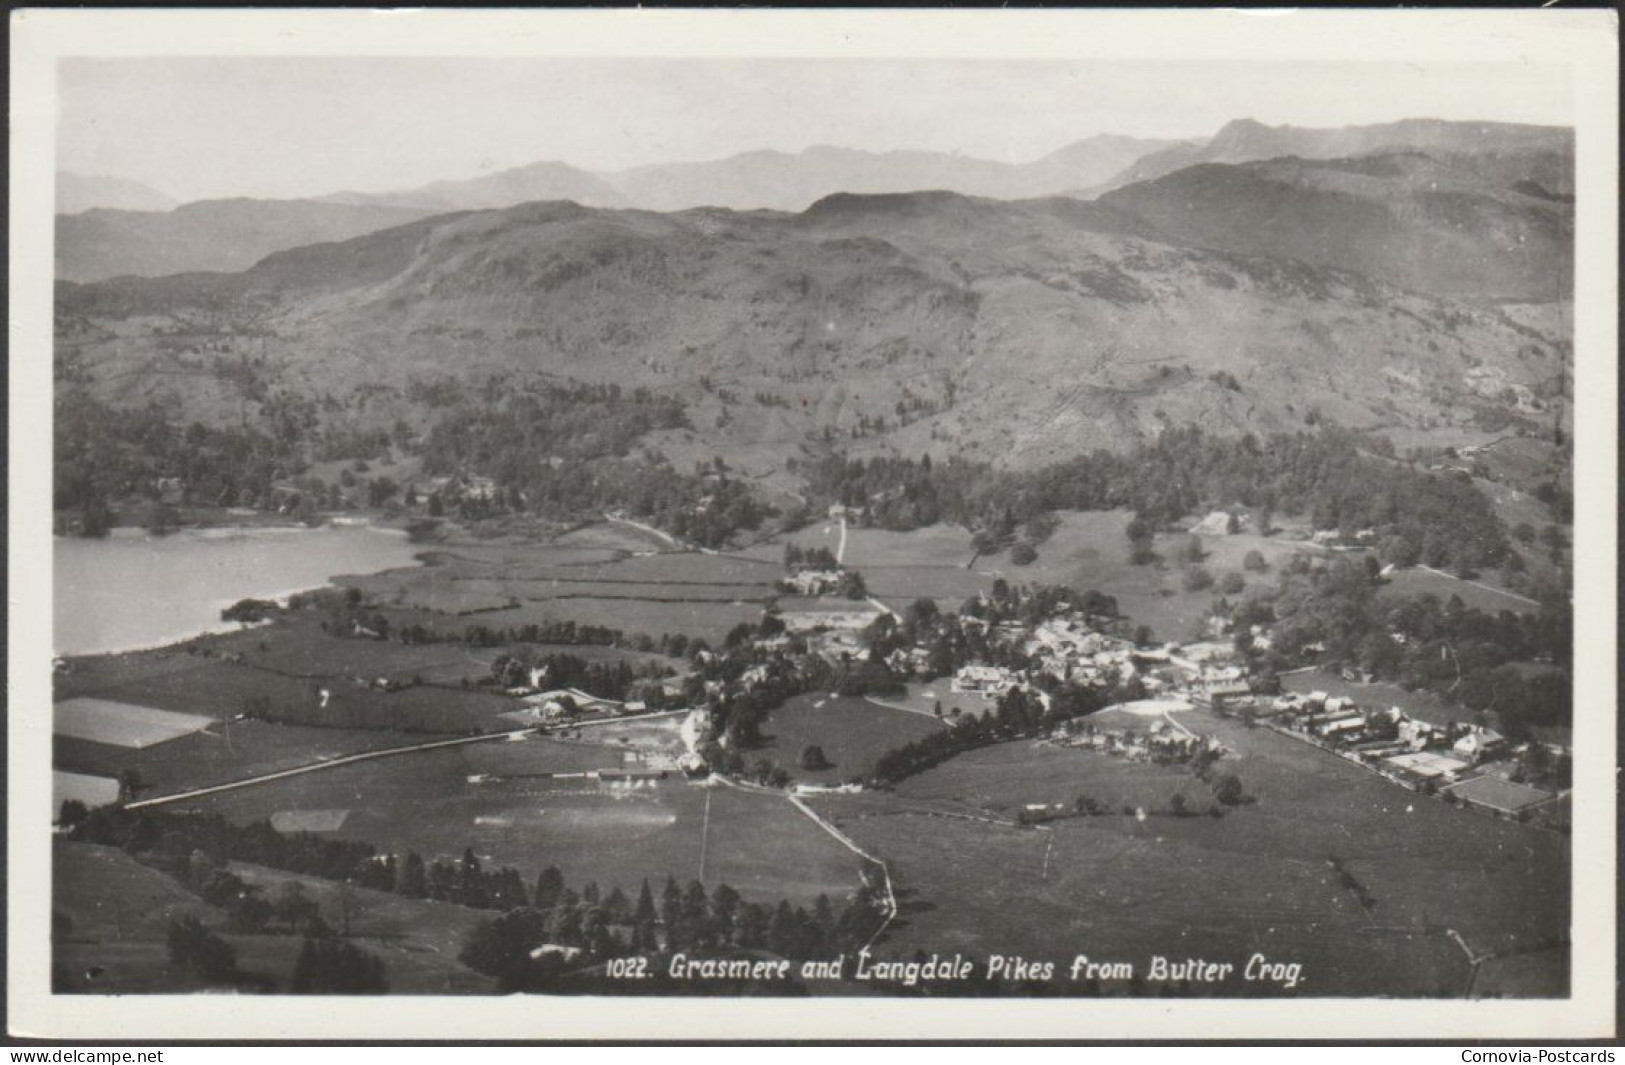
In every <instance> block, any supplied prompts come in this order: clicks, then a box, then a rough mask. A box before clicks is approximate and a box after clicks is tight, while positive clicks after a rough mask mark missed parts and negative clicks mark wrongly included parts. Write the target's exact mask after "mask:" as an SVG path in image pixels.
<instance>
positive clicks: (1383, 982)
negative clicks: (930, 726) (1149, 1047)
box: [814, 711, 1570, 996]
mask: <svg viewBox="0 0 1625 1065" xmlns="http://www.w3.org/2000/svg"><path fill="white" fill-rule="evenodd" d="M1178 716H1179V718H1180V720H1181V722H1182V723H1183V724H1185V725H1187V726H1188V727H1190V728H1192V729H1194V730H1195V731H1197V732H1198V733H1201V734H1205V735H1214V736H1217V737H1218V738H1219V739H1220V740H1221V742H1223V743H1224V744H1225V745H1226V746H1228V747H1230V748H1231V749H1232V751H1233V752H1234V753H1233V754H1231V755H1227V756H1226V757H1225V758H1224V759H1223V760H1222V761H1221V762H1220V763H1219V765H1218V767H1217V768H1216V770H1215V771H1216V772H1224V773H1235V774H1236V775H1237V776H1239V778H1240V779H1241V780H1242V782H1243V785H1244V787H1245V789H1246V791H1247V792H1248V793H1249V794H1251V795H1252V796H1254V798H1255V799H1256V801H1255V802H1253V803H1250V804H1246V805H1243V806H1239V807H1236V808H1233V809H1231V810H1229V811H1228V812H1227V813H1226V814H1225V815H1224V816H1223V817H1221V818H1218V819H1214V818H1210V817H1207V816H1195V817H1172V816H1167V815H1166V814H1159V813H1157V811H1159V810H1162V811H1166V810H1167V809H1169V807H1170V800H1171V797H1172V795H1173V794H1174V793H1176V792H1178V793H1181V794H1183V795H1185V796H1186V797H1187V799H1189V800H1191V804H1192V806H1193V807H1196V808H1197V809H1205V808H1206V806H1207V802H1208V796H1209V795H1210V792H1209V791H1208V788H1207V786H1206V785H1204V784H1203V783H1201V782H1200V781H1198V780H1197V779H1196V778H1195V777H1194V776H1193V775H1192V774H1189V773H1187V772H1184V771H1183V770H1180V769H1176V768H1172V767H1161V766H1155V765H1149V764H1131V763H1128V762H1126V761H1120V760H1117V759H1115V758H1113V757H1111V756H1109V755H1105V754H1099V753H1093V752H1083V751H1075V750H1057V749H1053V748H1045V747H1040V746H1035V745H1033V744H1032V743H1030V742H1017V743H1009V744H1004V745H1000V746H996V747H991V748H985V749H982V750H978V751H974V752H970V753H968V754H963V755H959V756H958V757H956V758H954V759H952V760H950V761H948V762H946V763H944V764H943V765H940V766H938V767H936V768H934V769H931V770H929V771H927V772H925V773H923V774H921V775H919V776H918V777H915V778H912V779H910V780H908V781H905V782H904V783H903V784H902V785H900V786H899V787H898V788H897V789H896V791H895V792H893V793H890V794H878V793H871V794H864V795H860V796H827V797H826V796H820V797H818V798H816V799H815V800H814V801H815V803H816V805H817V807H818V808H819V810H820V811H821V812H823V813H825V814H826V815H828V816H831V817H833V818H834V819H835V820H836V822H837V824H838V825H839V826H840V827H841V829H842V830H843V831H844V832H846V833H848V834H849V835H850V836H851V837H852V838H853V839H855V840H856V841H857V842H858V844H859V845H860V846H863V847H864V848H865V849H868V850H870V851H871V852H872V853H875V854H877V855H878V856H880V857H882V858H883V859H885V860H886V861H887V862H888V863H889V865H890V867H891V873H892V876H893V878H894V880H895V883H896V884H897V885H898V887H899V889H900V897H901V896H906V898H907V900H908V901H905V902H904V903H903V910H904V914H905V916H904V919H903V920H901V921H900V922H898V923H897V924H895V925H894V926H893V928H892V929H891V931H890V932H889V933H888V935H887V937H886V938H885V939H884V940H883V941H882V942H881V944H880V946H879V948H878V949H877V954H882V955H885V956H897V957H901V956H907V955H908V954H910V953H912V952H913V951H914V950H917V949H923V950H925V951H927V952H930V951H942V950H960V949H964V950H976V951H996V952H1003V953H1012V952H1019V953H1023V954H1026V955H1028V956H1030V957H1050V956H1065V957H1068V958H1069V957H1070V956H1071V954H1072V953H1074V952H1080V953H1088V954H1090V955H1091V956H1096V957H1103V958H1122V959H1124V960H1131V961H1139V962H1142V963H1143V961H1144V959H1146V958H1148V957H1149V956H1150V955H1151V954H1153V953H1161V954H1164V955H1168V956H1174V955H1176V954H1177V955H1178V956H1180V957H1183V956H1187V955H1199V954H1202V953H1203V952H1206V954H1207V956H1210V957H1215V958H1221V959H1230V958H1235V957H1238V956H1239V957H1240V958H1242V959H1245V958H1246V957H1247V956H1248V955H1249V954H1250V953H1251V952H1252V951H1254V950H1259V951H1263V952H1264V953H1266V954H1270V955H1272V956H1279V957H1282V958H1286V959H1289V960H1290V959H1296V960H1301V961H1303V963H1304V966H1305V972H1306V974H1308V978H1309V982H1307V983H1306V984H1305V986H1304V987H1303V988H1302V989H1301V990H1300V991H1299V992H1298V993H1301V994H1308V995H1361V994H1388V995H1403V996H1434V995H1443V996H1459V995H1461V994H1463V993H1465V991H1466V989H1467V985H1468V982H1469V980H1470V979H1472V967H1471V965H1470V964H1469V963H1468V959H1467V955H1466V953H1465V952H1464V951H1463V950H1462V949H1461V947H1460V946H1459V945H1457V944H1456V943H1455V942H1454V941H1453V939H1452V937H1451V936H1450V934H1449V933H1450V932H1452V931H1453V932H1455V933H1456V934H1457V935H1459V936H1460V937H1462V939H1463V940H1464V941H1465V942H1466V943H1467V944H1468V945H1469V946H1470V947H1471V949H1472V950H1473V952H1474V953H1475V954H1494V955H1504V957H1502V958H1500V959H1499V960H1498V961H1497V963H1496V965H1495V967H1494V968H1493V970H1492V973H1494V974H1498V975H1494V978H1495V979H1501V980H1503V981H1504V982H1505V983H1507V984H1509V985H1510V984H1513V983H1517V986H1520V987H1521V988H1522V989H1523V990H1522V993H1525V994H1534V995H1561V994H1563V993H1565V991H1566V984H1564V983H1563V982H1561V981H1557V982H1554V981H1552V980H1546V981H1545V982H1544V983H1541V982H1540V974H1541V973H1543V972H1548V971H1550V970H1551V969H1552V968H1553V967H1552V966H1551V965H1550V964H1548V963H1547V962H1546V961H1543V960H1542V959H1544V958H1546V957H1547V956H1548V955H1550V954H1551V953H1553V952H1554V950H1556V951H1557V952H1560V953H1566V951H1565V949H1564V948H1563V947H1562V946H1561V941H1563V940H1564V939H1565V937H1566V935H1567V929H1568V925H1569V913H1568V905H1567V898H1568V892H1567V884H1568V869H1569V860H1570V847H1569V842H1568V840H1567V838H1566V837H1564V836H1560V835H1558V834H1555V833H1551V832H1546V831H1543V830H1541V829H1538V828H1534V827H1531V826H1527V825H1519V824H1515V823H1511V822H1502V821H1492V820H1488V819H1486V818H1483V817H1481V816H1478V815H1475V814H1472V813H1470V812H1466V811H1461V810H1457V809H1454V808H1452V807H1448V806H1446V805H1445V804H1443V803H1441V802H1438V801H1434V800H1430V799H1427V798H1425V797H1422V796H1419V795H1416V794H1414V793H1411V792H1408V791H1405V790H1403V789H1401V788H1398V787H1396V786H1394V785H1392V784H1390V783H1388V782H1386V781H1383V780H1381V779H1380V778H1378V777H1376V776H1375V775H1373V774H1371V773H1369V772H1367V771H1365V770H1363V769H1361V768H1359V767H1356V766H1354V765H1351V764H1349V763H1347V762H1345V761H1343V760H1341V759H1338V758H1335V757H1332V756H1329V755H1327V754H1326V753H1324V752H1321V751H1319V750H1316V749H1315V748H1312V747H1310V746H1309V745H1307V744H1304V743H1301V742H1298V741H1294V740H1292V739H1289V738H1287V737H1283V736H1279V735H1276V734H1274V733H1272V732H1270V731H1268V730H1266V729H1263V728H1255V729H1249V728H1246V727H1244V726H1242V725H1241V724H1239V723H1237V722H1234V721H1231V720H1229V719H1222V718H1218V717H1215V716H1213V715H1211V714H1208V713H1206V712H1202V711H1195V712H1191V713H1184V714H1180V715H1178ZM1080 794H1090V795H1092V796H1094V797H1095V798H1096V799H1098V800H1099V801H1100V802H1101V803H1103V804H1104V805H1105V806H1106V807H1107V808H1108V809H1109V810H1111V811H1112V812H1110V813H1107V814H1104V815H1101V816H1095V817H1078V818H1068V819H1064V820H1058V821H1052V822H1050V823H1048V824H1046V825H1045V826H1044V827H1043V828H1041V829H1030V828H1029V829H1022V828H1017V827H1012V826H1010V825H1009V824H1008V823H1005V824H998V823H993V822H991V821H987V820H970V819H968V818H967V817H966V816H958V817H954V816H944V815H943V812H944V811H949V812H951V811H953V810H955V809H958V810H959V811H962V814H963V815H975V814H978V813H980V814H983V815H990V816H997V817H1000V818H1004V817H1007V816H1008V815H1009V814H1011V813H1012V812H1017V811H1019V810H1020V808H1021V807H1023V806H1025V805H1027V804H1029V803H1046V804H1047V803H1062V804H1066V805H1068V806H1070V805H1071V804H1072V803H1073V802H1074V801H1075V800H1076V798H1077V797H1078V796H1079V795H1080ZM1122 804H1132V805H1136V806H1144V807H1145V808H1146V809H1147V810H1148V812H1149V816H1148V817H1147V818H1146V819H1145V820H1144V821H1141V820H1139V819H1138V818H1136V817H1134V816H1125V815H1123V814H1122V813H1121V812H1120V807H1121V805H1122ZM1345 874H1346V875H1347V876H1348V877H1351V878H1352V879H1353V882H1355V883H1357V884H1358V885H1359V887H1358V888H1357V889H1356V888H1354V887H1351V886H1350V883H1349V882H1348V881H1346V880H1345V879H1344V877H1345ZM1451 885H1459V889H1453V888H1452V887H1451ZM1013 898H1019V899H1021V900H1022V902H1021V904H1020V905H1019V906H1012V905H1011V904H1010V900H1011V899H1013ZM1537 983H1538V984H1539V986H1531V985H1533V984H1537ZM1480 990H1482V989H1480ZM1231 991H1232V993H1233V992H1234V991H1235V989H1231ZM1241 993H1253V991H1252V990H1246V989H1244V990H1243V991H1242V992H1241Z"/></svg>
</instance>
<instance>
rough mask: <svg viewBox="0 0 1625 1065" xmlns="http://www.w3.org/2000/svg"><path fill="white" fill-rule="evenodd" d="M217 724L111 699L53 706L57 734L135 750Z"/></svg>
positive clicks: (53, 719) (205, 718)
mask: <svg viewBox="0 0 1625 1065" xmlns="http://www.w3.org/2000/svg"><path fill="white" fill-rule="evenodd" d="M213 722H214V719H213V718H210V717H203V716H201V715H198V714H177V713H174V712H173V711H170V710H155V709H153V708H152V707H150V706H137V705H135V704H132V703H120V702H112V701H110V700H107V699H89V698H80V699H64V700H63V701H61V702H59V703H55V704H53V705H52V707H51V724H52V729H53V731H54V732H55V733H56V734H57V735H59V736H71V737H73V738H74V739H81V740H89V741H93V742H95V743H100V744H105V745H108V746H113V747H125V748H129V749H132V750H139V749H141V748H143V747H151V746H154V745H156V744H160V743H165V742H168V741H170V740H175V739H179V738H180V737H182V736H186V735H188V734H190V733H193V732H196V731H198V730H199V729H201V728H206V727H207V726H209V725H210V724H212V723H213Z"/></svg>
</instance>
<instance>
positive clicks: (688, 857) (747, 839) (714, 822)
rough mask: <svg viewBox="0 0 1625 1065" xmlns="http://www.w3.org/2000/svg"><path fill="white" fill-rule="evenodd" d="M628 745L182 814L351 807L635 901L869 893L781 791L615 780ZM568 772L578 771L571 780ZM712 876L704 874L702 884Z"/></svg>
mask: <svg viewBox="0 0 1625 1065" xmlns="http://www.w3.org/2000/svg"><path fill="white" fill-rule="evenodd" d="M625 764H626V752H625V751H623V750H622V749H621V746H620V745H619V744H613V745H603V744H597V743H592V742H569V741H557V740H550V739H543V738H531V739H527V740H524V741H520V742H496V743H490V744H475V745H472V746H467V747H460V748H453V749H450V750H440V751H432V752H426V753H423V754H411V755H403V756H400V757H396V758H388V759H382V760H379V761H374V762H364V763H359V764H356V765H351V766H342V767H339V768H336V769H333V770H328V771H324V772H320V773H313V774H308V775H306V776H303V777H300V778H296V779H294V780H290V781H275V782H271V783H267V784H263V785H258V786H255V787H252V788H244V789H241V790H238V791H232V792H225V793H221V794H218V795H211V796H206V797H203V798H200V799H197V800H193V801H189V802H186V803H184V804H178V805H177V806H175V807H172V809H175V810H180V809H183V808H184V809H188V810H199V811H205V812H216V813H220V814H223V815H224V816H226V817H228V818H230V819H232V820H234V821H237V822H240V823H248V822H252V821H260V820H269V819H270V818H271V817H272V816H273V815H275V814H277V813H280V812H290V811H298V810H324V811H326V810H333V811H337V810H343V811H346V812H347V813H346V816H345V817H344V820H343V824H342V827H341V828H340V829H339V830H338V831H337V833H335V835H336V836H338V837H340V838H346V839H355V840H359V841H363V842H367V843H371V844H373V845H374V846H376V847H378V848H379V849H380V850H382V851H390V852H395V853H402V852H404V851H407V850H415V851H417V852H418V853H419V854H421V855H422V856H423V858H424V860H425V861H433V860H434V859H436V858H445V859H448V860H453V859H456V858H458V857H460V856H461V855H462V853H463V850H464V849H465V848H472V849H473V851H474V853H475V854H476V855H477V856H478V857H479V858H480V860H481V861H482V862H483V863H484V864H485V865H486V866H487V867H500V866H513V867H514V868H516V869H518V870H519V871H520V873H521V874H522V875H523V876H524V877H525V878H526V880H527V881H532V880H534V879H535V877H536V875H537V874H538V873H539V872H540V871H541V870H542V869H544V868H546V867H547V866H550V865H556V866H558V867H559V869H561V870H562V871H563V873H564V876H565V879H566V880H567V881H568V882H569V883H571V884H573V885H580V884H584V883H586V882H588V881H596V882H597V883H598V884H599V885H600V886H601V887H603V888H605V889H608V888H609V887H611V886H616V885H618V886H620V887H622V888H623V889H624V890H626V891H628V892H635V891H636V890H637V888H638V887H639V885H640V884H641V882H642V881H643V880H644V879H648V880H650V881H651V882H652V883H656V884H657V885H658V883H659V882H661V881H663V880H664V879H665V877H666V876H668V875H670V876H674V877H676V878H677V879H678V880H679V881H682V882H686V881H687V880H690V879H702V880H703V881H704V882H705V883H707V884H709V885H715V884H717V883H723V882H726V883H728V884H731V885H732V886H733V887H735V888H736V889H738V890H739V891H740V892H742V893H744V894H746V895H748V896H750V897H752V898H755V899H759V900H764V901H776V900H777V899H779V898H789V899H791V900H792V901H796V902H810V901H811V900H812V899H813V898H815V897H816V896H817V895H819V894H829V895H831V896H835V897H840V896H844V895H846V894H847V893H849V892H850V891H852V890H853V889H854V888H855V887H856V885H857V864H856V860H855V859H854V858H853V857H852V855H851V853H850V852H849V851H847V850H845V849H844V848H843V847H841V846H840V845H839V844H838V843H836V842H835V841H834V840H833V839H831V838H830V837H829V836H828V835H827V834H825V833H824V832H823V831H822V830H820V829H819V828H818V827H817V826H816V825H815V824H813V823H812V822H811V821H810V820H808V819H807V818H806V817H805V816H804V815H802V814H800V813H799V812H797V811H796V810H795V808H794V807H793V806H791V805H790V804H789V803H788V802H786V801H785V800H784V799H783V798H781V797H779V796H776V795H766V794H758V793H755V792H747V791H733V790H730V789H725V788H704V787H697V786H693V785H691V784H689V783H687V782H686V781H685V780H684V778H683V776H682V774H681V773H677V772H673V773H671V774H670V776H669V777H668V778H667V779H665V780H648V781H637V782H625V781H615V782H607V781H606V782H603V783H600V782H598V781H595V780H592V779H590V778H587V777H585V774H587V773H588V772H590V771H592V770H595V769H613V768H620V767H621V766H623V765H625ZM560 774H565V775H564V776H560ZM702 873H703V876H702Z"/></svg>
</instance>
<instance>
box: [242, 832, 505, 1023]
mask: <svg viewBox="0 0 1625 1065" xmlns="http://www.w3.org/2000/svg"><path fill="white" fill-rule="evenodd" d="M230 869H231V871H232V872H233V873H235V874H236V875H237V876H239V877H241V878H242V879H243V880H244V881H245V882H246V883H248V884H251V885H253V886H255V887H257V888H259V889H261V891H263V892H264V893H265V895H266V897H268V898H274V897H275V896H276V894H277V892H278V891H279V890H282V889H283V885H284V884H289V883H294V884H298V885H299V887H300V888H301V889H302V890H303V891H304V893H305V894H306V895H307V896H308V897H309V898H311V899H312V900H313V901H315V903H316V904H317V906H318V907H320V909H321V913H322V919H323V920H324V921H326V922H327V923H328V925H329V926H331V927H332V928H334V929H339V930H342V929H343V928H344V915H345V913H346V911H348V913H349V938H350V940H351V941H352V942H353V943H355V944H356V946H358V947H361V948H362V949H364V950H367V951H370V952H372V953H373V954H376V955H378V957H379V958H381V959H383V962H384V971H385V977H386V978H387V979H388V981H389V990H390V992H391V993H392V994H408V995H414V994H415V995H459V994H481V993H486V992H489V991H491V990H492V981H491V980H490V979H489V978H487V977H485V976H482V975H480V974H479V973H476V972H474V971H473V970H472V969H469V968H467V967H466V966H464V965H463V964H461V963H460V962H458V961H457V954H458V952H459V951H461V950H462V949H463V941H464V939H466V938H467V936H468V933H469V932H470V931H472V930H473V928H474V927H475V926H476V925H478V924H479V923H480V922H482V921H487V920H490V919H491V917H492V916H494V915H493V914H491V913H489V912H487V911H484V910H476V909H470V908H469V907H466V906H458V905H456V904H455V903H450V902H436V901H434V900H433V899H408V898H402V897H401V896H399V895H393V894H390V893H389V892H385V891H373V890H371V889H369V888H357V887H350V888H348V889H343V888H341V887H340V885H338V884H336V883H334V882H333V881H331V880H322V879H320V878H318V877H311V876H300V875H298V874H297V873H289V872H284V871H283V870H280V869H267V868H265V867H264V866H259V865H246V864H244V863H242V862H233V863H231V865H230ZM346 896H347V897H346ZM228 939H230V940H231V941H232V942H233V943H234V944H235V945H236V946H237V947H238V952H239V956H240V957H241V956H244V955H245V954H246V956H247V957H249V958H251V959H255V960H258V957H260V956H263V957H265V963H266V968H268V969H270V970H271V971H272V972H274V973H278V974H291V973H292V972H293V965H294V961H295V959H296V957H297V954H298V948H299V940H298V938H297V937H293V936H229V937H228ZM276 954H284V955H285V958H280V959H278V958H275V955H276ZM276 961H280V962H281V964H275V962H276Z"/></svg>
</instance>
